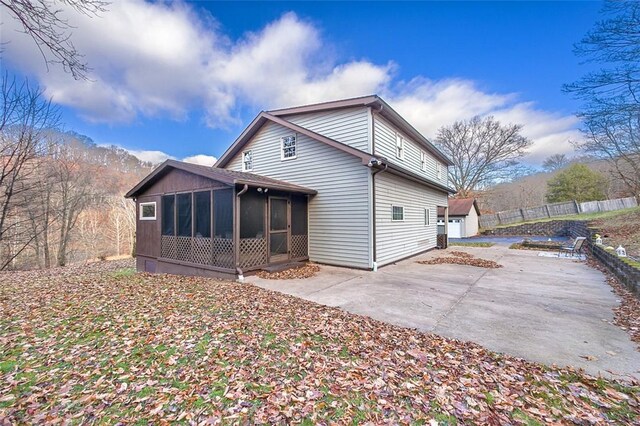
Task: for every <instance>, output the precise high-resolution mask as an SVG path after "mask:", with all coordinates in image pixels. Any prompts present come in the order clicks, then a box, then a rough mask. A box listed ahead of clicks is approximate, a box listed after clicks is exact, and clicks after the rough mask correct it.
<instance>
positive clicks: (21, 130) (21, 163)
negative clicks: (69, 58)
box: [0, 74, 59, 269]
mask: <svg viewBox="0 0 640 426" xmlns="http://www.w3.org/2000/svg"><path fill="white" fill-rule="evenodd" d="M0 96H1V97H2V104H1V105H0V269H4V268H6V267H7V266H8V265H9V264H10V263H11V262H12V261H13V259H14V258H15V257H16V256H18V255H19V254H20V253H21V252H22V251H23V250H25V249H26V248H27V247H28V246H29V244H30V243H31V242H32V241H33V240H34V239H35V238H36V235H34V234H31V233H29V232H28V231H29V226H28V219H27V218H25V216H24V215H23V214H21V212H23V211H24V209H25V208H27V206H26V205H25V204H24V200H25V197H23V196H22V195H23V194H26V193H28V192H30V191H32V190H33V185H34V181H35V179H34V176H35V175H36V173H37V172H38V167H37V166H38V162H37V160H38V158H39V157H40V156H41V154H42V150H43V147H44V144H43V137H44V134H45V133H46V131H47V129H50V128H52V127H55V126H57V125H58V120H59V112H58V110H57V109H56V108H53V107H52V106H51V103H50V101H47V100H46V99H44V97H43V95H42V91H41V90H40V89H39V88H37V87H34V86H30V85H29V83H28V81H26V80H25V82H23V83H21V84H19V83H17V81H16V80H15V79H13V78H9V76H8V75H7V74H4V75H3V76H2V83H1V85H0ZM9 236H10V237H11V241H9ZM6 247H10V248H11V250H8V251H5V252H4V253H2V252H1V251H2V250H3V248H6Z"/></svg>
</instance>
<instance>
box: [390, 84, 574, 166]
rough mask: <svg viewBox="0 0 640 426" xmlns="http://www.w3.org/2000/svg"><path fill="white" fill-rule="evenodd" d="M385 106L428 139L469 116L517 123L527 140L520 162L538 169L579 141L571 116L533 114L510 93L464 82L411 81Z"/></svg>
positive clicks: (529, 105)
mask: <svg viewBox="0 0 640 426" xmlns="http://www.w3.org/2000/svg"><path fill="white" fill-rule="evenodd" d="M389 102H390V103H391V104H392V106H393V107H394V108H395V109H396V110H397V111H398V112H399V113H400V114H401V115H402V116H404V117H405V118H406V119H407V120H408V121H409V122H411V123H412V124H413V125H414V126H415V127H416V128H417V129H418V130H419V131H420V132H421V133H422V134H424V135H425V136H426V137H428V138H431V139H434V138H435V137H436V136H437V131H438V129H439V128H440V127H441V126H443V125H447V124H451V123H453V122H454V121H456V120H464V119H469V118H471V117H473V116H475V115H481V116H487V115H493V116H494V117H495V118H496V119H498V120H500V121H501V122H502V123H505V124H506V123H514V124H522V125H523V126H524V127H523V129H522V134H523V135H524V136H526V137H528V138H530V139H531V140H532V141H533V146H532V147H531V148H530V150H529V155H528V156H527V157H526V158H525V159H524V161H525V162H526V163H528V164H540V163H542V161H543V160H544V159H545V158H546V157H548V156H549V155H552V154H567V153H570V152H572V151H573V147H572V145H571V143H570V141H576V140H579V139H580V138H581V137H582V135H581V133H580V131H579V130H578V129H577V125H578V122H579V120H578V118H577V117H575V116H573V115H561V114H556V113H553V112H549V111H544V110H541V109H538V108H536V105H535V104H534V103H533V102H522V101H519V100H518V96H517V94H515V93H509V94H497V93H486V92H483V91H482V90H479V89H478V88H477V87H476V85H475V84H474V83H473V82H471V81H468V80H442V81H438V82H432V81H429V80H425V79H417V80H415V81H414V82H412V83H411V84H409V85H407V87H405V88H404V89H403V90H402V92H400V93H399V94H398V95H397V96H393V95H390V96H389Z"/></svg>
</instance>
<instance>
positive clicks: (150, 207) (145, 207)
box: [140, 201, 156, 220]
mask: <svg viewBox="0 0 640 426" xmlns="http://www.w3.org/2000/svg"><path fill="white" fill-rule="evenodd" d="M140 220H156V202H155V201H152V202H150V203H140Z"/></svg>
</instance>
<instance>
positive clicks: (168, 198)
mask: <svg viewBox="0 0 640 426" xmlns="http://www.w3.org/2000/svg"><path fill="white" fill-rule="evenodd" d="M175 208H176V196H175V195H163V196H162V235H175V233H176V227H175V214H176V212H175Z"/></svg>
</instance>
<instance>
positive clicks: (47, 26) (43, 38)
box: [0, 0, 109, 80]
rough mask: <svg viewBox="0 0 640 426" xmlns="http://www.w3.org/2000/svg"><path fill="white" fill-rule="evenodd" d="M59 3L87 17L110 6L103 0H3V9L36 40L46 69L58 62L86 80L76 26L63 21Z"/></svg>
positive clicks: (84, 65) (95, 14)
mask: <svg viewBox="0 0 640 426" xmlns="http://www.w3.org/2000/svg"><path fill="white" fill-rule="evenodd" d="M57 3H61V4H64V5H67V6H68V7H70V8H71V9H72V10H74V11H75V12H77V13H80V14H83V15H87V16H97V15H98V14H99V13H101V12H104V11H106V7H107V5H108V4H109V3H108V2H106V1H102V0H60V1H58V2H56V1H52V0H0V6H2V7H3V8H5V9H6V10H7V11H8V12H9V14H10V15H11V17H13V18H14V19H16V20H17V21H18V22H20V24H21V25H22V28H23V29H24V32H25V34H28V35H29V36H30V37H31V38H32V39H33V41H34V42H35V44H36V46H37V47H38V49H39V50H40V53H41V54H42V58H43V59H44V62H45V64H46V66H47V69H49V64H53V63H58V64H61V65H62V67H63V69H64V70H65V71H66V72H69V73H71V75H72V76H73V78H75V79H76V80H77V79H86V78H87V75H88V72H89V68H88V65H87V64H86V63H85V62H84V59H83V55H82V54H81V53H80V52H78V51H77V50H76V48H75V46H74V45H73V42H72V41H71V35H72V30H73V26H71V24H69V21H68V20H67V19H65V18H64V11H63V9H61V8H60V7H59V4H57Z"/></svg>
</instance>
